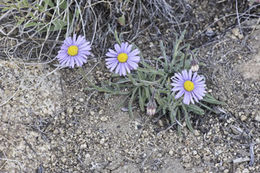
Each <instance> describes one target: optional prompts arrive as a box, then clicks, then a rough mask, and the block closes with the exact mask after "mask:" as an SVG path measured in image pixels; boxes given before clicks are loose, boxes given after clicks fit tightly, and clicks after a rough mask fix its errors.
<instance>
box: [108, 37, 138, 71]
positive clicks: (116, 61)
mask: <svg viewBox="0 0 260 173" xmlns="http://www.w3.org/2000/svg"><path fill="white" fill-rule="evenodd" d="M115 50H116V51H114V50H112V49H109V52H107V53H106V56H108V57H109V58H107V59H106V65H107V68H108V69H110V71H111V72H112V71H113V70H115V73H117V74H119V75H120V76H122V75H123V76H125V75H126V73H130V71H131V70H135V69H137V67H138V63H139V61H140V57H139V56H138V54H139V53H140V51H139V50H138V49H134V50H132V45H128V43H127V42H126V43H122V44H121V46H119V44H115Z"/></svg>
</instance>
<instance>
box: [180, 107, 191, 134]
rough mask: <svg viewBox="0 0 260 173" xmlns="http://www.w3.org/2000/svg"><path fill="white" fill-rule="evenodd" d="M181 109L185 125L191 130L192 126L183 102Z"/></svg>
mask: <svg viewBox="0 0 260 173" xmlns="http://www.w3.org/2000/svg"><path fill="white" fill-rule="evenodd" d="M182 109H183V111H184V116H185V122H186V124H187V127H188V129H189V130H190V131H192V132H193V128H192V125H191V122H190V117H189V114H188V112H187V109H186V107H185V105H184V104H182Z"/></svg>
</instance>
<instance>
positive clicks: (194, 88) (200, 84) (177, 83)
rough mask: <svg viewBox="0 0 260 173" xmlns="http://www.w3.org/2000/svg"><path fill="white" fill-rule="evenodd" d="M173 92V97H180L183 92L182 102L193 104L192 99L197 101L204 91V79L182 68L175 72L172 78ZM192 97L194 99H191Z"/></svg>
mask: <svg viewBox="0 0 260 173" xmlns="http://www.w3.org/2000/svg"><path fill="white" fill-rule="evenodd" d="M171 79H172V81H173V83H172V86H173V89H172V91H173V92H177V91H179V92H178V93H177V95H176V96H175V99H178V98H180V97H181V96H182V95H183V94H184V98H183V103H184V104H187V105H188V104H190V102H191V103H193V104H194V100H195V101H196V102H199V100H201V99H202V98H203V97H204V96H205V93H206V90H205V86H206V85H205V80H204V78H203V77H201V76H199V75H197V73H194V74H193V75H192V71H191V70H189V72H188V71H187V70H183V71H182V72H181V73H176V74H175V76H173V77H172V78H171ZM193 99H194V100H193Z"/></svg>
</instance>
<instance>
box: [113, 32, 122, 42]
mask: <svg viewBox="0 0 260 173" xmlns="http://www.w3.org/2000/svg"><path fill="white" fill-rule="evenodd" d="M114 37H115V39H116V41H117V43H118V44H121V41H120V39H119V37H118V33H117V31H116V30H115V32H114Z"/></svg>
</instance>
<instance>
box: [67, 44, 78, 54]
mask: <svg viewBox="0 0 260 173" xmlns="http://www.w3.org/2000/svg"><path fill="white" fill-rule="evenodd" d="M78 50H79V48H78V46H70V47H69V48H68V54H69V55H70V56H75V55H77V54H78Z"/></svg>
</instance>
